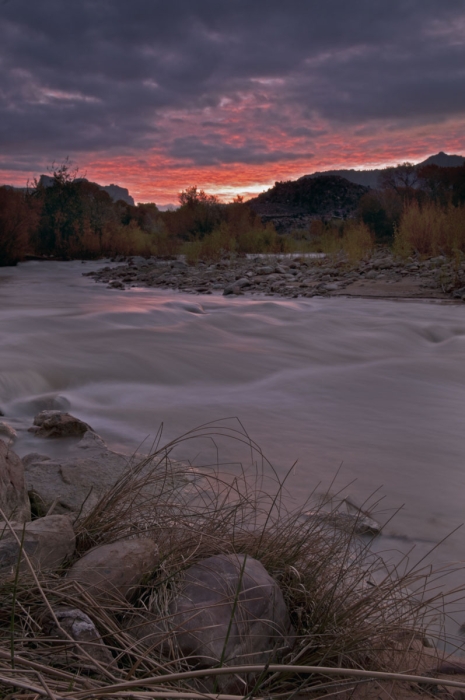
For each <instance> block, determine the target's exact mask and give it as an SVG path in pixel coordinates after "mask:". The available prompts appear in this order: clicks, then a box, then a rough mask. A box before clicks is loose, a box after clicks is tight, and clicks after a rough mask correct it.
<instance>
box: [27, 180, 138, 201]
mask: <svg viewBox="0 0 465 700" xmlns="http://www.w3.org/2000/svg"><path fill="white" fill-rule="evenodd" d="M76 181H77V182H89V180H88V179H87V178H85V177H78V178H76ZM39 184H41V185H42V186H43V187H52V186H53V177H52V176H51V175H41V176H40V178H39ZM92 184H93V185H97V187H99V188H100V189H101V190H103V191H104V192H107V194H109V195H110V197H111V198H112V200H113V201H114V202H118V201H119V200H120V199H122V200H123V202H126V204H130V205H131V206H135V203H134V199H133V198H132V197H131V195H130V194H129V190H128V189H127V188H126V187H120V186H119V185H99V184H98V182H93V183H92Z"/></svg>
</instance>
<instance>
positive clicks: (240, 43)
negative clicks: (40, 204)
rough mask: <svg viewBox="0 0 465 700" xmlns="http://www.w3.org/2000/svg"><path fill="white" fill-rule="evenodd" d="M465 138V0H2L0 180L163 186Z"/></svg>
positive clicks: (211, 182) (374, 160)
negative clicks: (73, 171)
mask: <svg viewBox="0 0 465 700" xmlns="http://www.w3.org/2000/svg"><path fill="white" fill-rule="evenodd" d="M440 150H443V151H445V152H447V153H456V154H464V153H465V2H464V0H447V1H446V2H445V1H444V0H389V2H388V1H386V0H324V1H323V0H169V1H168V0H79V2H69V1H68V2H63V0H40V1H39V2H38V1H37V0H0V183H8V184H14V185H18V186H24V185H25V184H26V182H27V181H28V180H29V181H30V180H31V179H32V178H33V177H34V176H38V175H40V174H41V173H46V172H47V171H48V170H50V169H51V168H53V165H54V164H55V165H59V164H61V163H62V162H64V160H65V159H66V158H69V161H70V162H71V163H72V164H73V167H75V168H78V169H79V175H81V176H86V177H87V178H88V179H90V180H94V181H97V182H99V183H100V184H103V185H107V184H111V183H114V184H118V185H121V186H123V187H127V188H128V189H129V191H130V193H131V194H132V195H133V196H134V198H135V200H136V201H139V202H147V201H151V202H156V203H157V204H166V203H168V202H177V197H178V193H179V192H180V191H181V190H183V189H185V188H186V187H189V186H192V185H197V186H198V187H200V188H202V189H204V190H206V191H207V192H210V193H214V194H217V195H218V196H219V197H221V198H222V199H223V200H224V201H229V200H230V199H232V198H233V197H234V196H236V195H237V194H241V195H243V196H245V197H246V198H247V197H250V196H253V195H254V194H256V193H257V192H261V191H263V190H265V189H267V188H268V187H270V186H271V185H272V184H273V183H274V182H275V181H279V180H289V179H296V178H297V177H300V176H301V175H304V174H308V173H311V172H315V171H317V170H327V169H331V168H341V167H344V168H346V167H349V168H369V167H377V166H384V165H386V164H395V163H398V162H402V161H405V160H409V161H413V162H415V161H417V162H418V161H420V160H423V159H424V158H426V157H427V156H429V155H432V154H433V153H437V152H438V151H440Z"/></svg>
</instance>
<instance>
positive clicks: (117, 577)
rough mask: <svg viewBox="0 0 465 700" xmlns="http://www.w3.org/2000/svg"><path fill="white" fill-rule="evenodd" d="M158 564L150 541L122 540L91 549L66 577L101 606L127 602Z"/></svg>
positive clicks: (155, 547) (154, 548)
mask: <svg viewBox="0 0 465 700" xmlns="http://www.w3.org/2000/svg"><path fill="white" fill-rule="evenodd" d="M157 563H158V547H157V545H156V544H155V542H154V541H153V540H151V539H149V538H140V539H125V540H119V541H118V542H113V543H111V544H104V545H101V546H99V547H94V548H93V549H91V550H90V551H89V552H86V554H84V556H83V557H81V559H79V560H78V561H77V562H75V563H74V564H73V566H72V567H71V568H70V569H69V571H68V573H67V577H68V578H69V579H72V580H73V581H77V582H78V583H79V584H80V585H81V586H82V587H83V588H85V589H86V590H87V591H88V592H89V593H90V594H91V595H92V596H93V597H94V598H96V599H97V600H100V601H101V602H102V603H105V602H106V603H108V602H111V600H112V599H115V598H116V599H117V598H121V597H125V598H129V597H130V596H131V592H132V591H133V590H134V588H135V587H137V585H138V584H139V583H140V582H141V580H142V578H143V577H144V576H145V575H146V574H148V573H149V572H150V571H152V570H153V569H154V568H155V566H156V565H157Z"/></svg>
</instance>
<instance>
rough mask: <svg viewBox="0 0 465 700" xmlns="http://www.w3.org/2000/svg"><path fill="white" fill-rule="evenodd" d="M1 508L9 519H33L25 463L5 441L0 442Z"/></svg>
mask: <svg viewBox="0 0 465 700" xmlns="http://www.w3.org/2000/svg"><path fill="white" fill-rule="evenodd" d="M0 508H1V509H2V511H3V512H4V514H5V516H6V517H7V518H10V519H14V520H17V521H19V522H23V521H25V520H30V519H31V506H30V503H29V498H28V495H27V488H26V484H25V480H24V467H23V463H22V462H21V460H20V458H19V457H18V455H17V454H16V452H13V450H12V449H11V448H10V447H9V446H8V445H7V444H6V443H5V442H3V440H0ZM0 519H1V516H0Z"/></svg>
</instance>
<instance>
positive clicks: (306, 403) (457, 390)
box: [0, 262, 465, 622]
mask: <svg viewBox="0 0 465 700" xmlns="http://www.w3.org/2000/svg"><path fill="white" fill-rule="evenodd" d="M100 266H101V263H88V264H86V265H83V264H81V263H79V262H71V263H52V262H50V263H48V262H47V263H46V262H28V263H26V264H23V265H19V266H18V267H17V268H3V269H0V408H1V410H2V411H3V412H4V414H5V418H4V419H3V420H6V421H8V422H9V423H10V424H12V425H13V426H14V427H15V428H16V429H17V430H18V431H19V439H18V442H17V443H16V448H15V449H17V451H18V452H19V453H20V454H21V455H23V454H25V453H27V452H30V451H41V452H44V451H46V450H48V451H51V450H53V449H57V447H56V443H54V444H52V443H50V442H48V443H46V441H41V443H40V450H39V449H38V444H37V440H38V438H34V437H33V436H32V435H31V434H30V433H27V428H28V427H29V426H30V425H31V424H32V420H33V417H34V415H35V414H36V413H37V412H38V411H39V410H40V409H41V408H44V407H56V408H66V409H67V410H69V411H70V412H72V413H73V414H75V415H77V416H78V417H80V418H82V419H83V420H85V421H87V422H88V423H89V424H90V425H91V426H92V427H93V428H94V429H95V430H96V431H97V432H98V433H100V434H101V435H102V436H103V437H104V438H105V439H106V441H107V442H108V443H109V445H110V446H111V447H113V448H116V449H122V450H125V451H131V450H134V449H136V448H137V447H138V446H139V445H140V444H141V443H143V444H145V445H150V444H151V441H152V440H153V439H154V437H155V435H156V432H157V430H158V428H159V426H160V424H162V423H163V426H164V428H163V430H164V432H163V440H169V439H173V438H175V437H177V436H178V435H180V434H182V433H184V432H186V431H187V430H189V429H191V428H194V427H196V426H198V425H200V424H202V423H207V422H209V421H213V420H217V419H223V418H228V417H231V419H232V417H237V418H238V419H240V421H241V423H242V424H243V425H244V427H245V429H246V430H247V431H248V433H249V434H250V436H251V437H252V438H253V439H254V440H255V441H256V442H257V443H258V444H259V445H260V446H261V447H262V449H263V451H264V452H265V454H266V455H267V456H268V457H269V459H270V460H271V461H272V463H273V465H274V466H275V468H276V469H277V471H278V473H279V474H280V475H281V476H283V475H284V474H285V473H286V472H287V471H288V469H289V468H290V467H291V466H292V464H293V463H294V462H297V464H296V465H295V467H294V468H293V470H292V474H291V476H290V478H289V480H288V490H289V498H290V499H291V500H292V499H295V501H296V502H299V501H300V502H301V501H302V500H304V499H305V498H306V497H307V496H308V494H309V493H310V492H311V491H313V490H314V489H315V488H317V491H323V490H324V489H325V488H328V487H329V486H330V484H331V481H332V479H333V478H334V477H335V475H336V474H337V478H336V483H335V484H334V485H333V486H331V488H332V489H333V490H334V491H337V490H338V488H342V486H343V485H344V484H348V483H350V486H349V487H348V490H347V493H349V494H350V496H351V498H352V499H353V500H355V501H357V502H358V503H362V502H363V501H364V499H365V498H366V497H367V496H369V495H370V493H372V492H374V491H375V490H376V489H378V488H379V487H381V489H380V492H379V493H380V494H381V495H383V496H384V500H383V501H382V508H383V510H385V511H386V512H387V513H389V512H390V511H391V510H392V509H396V508H399V507H401V506H403V508H402V509H401V511H400V512H399V513H398V514H397V515H396V517H395V518H393V520H392V521H391V522H389V523H388V525H387V527H386V530H385V534H384V536H383V537H381V538H379V540H378V541H377V544H376V546H377V547H378V549H384V550H388V549H389V550H392V551H393V550H399V551H403V552H405V551H408V550H409V549H411V547H413V546H415V550H414V552H413V554H412V558H413V559H415V558H416V559H418V558H421V557H422V556H424V555H425V554H426V553H427V552H428V550H429V549H431V547H433V546H434V544H435V543H437V542H438V541H439V540H441V539H442V538H443V537H445V536H446V535H447V534H448V533H450V532H451V531H452V530H453V529H454V528H456V527H457V526H459V525H460V524H461V523H462V522H464V520H465V509H464V501H465V430H464V427H465V426H464V420H465V410H464V409H465V306H462V305H454V304H449V305H448V304H443V303H433V302H428V303H421V302H405V301H399V302H394V301H385V300H379V299H365V300H363V299H344V298H333V299H318V298H313V299H308V300H298V299H292V300H281V299H277V298H272V297H246V296H241V297H238V298H233V299H231V298H225V297H222V296H220V295H218V296H215V295H211V296H192V295H187V294H181V293H177V292H171V291H160V290H153V289H133V290H130V291H115V290H110V289H107V288H106V287H104V286H103V285H99V284H95V282H94V281H93V280H92V279H90V278H88V277H83V276H82V274H81V273H82V272H83V271H89V270H91V269H96V268H98V267H100ZM234 425H236V424H234ZM237 425H238V424H237ZM144 441H145V442H144ZM52 442H53V441H52ZM224 449H225V455H224V458H225V459H231V460H232V459H235V458H236V457H237V455H235V453H234V451H235V447H234V445H231V444H228V445H226V446H225V448H224ZM193 450H194V447H193V446H190V447H189V446H187V445H186V446H185V447H184V448H182V450H180V452H179V454H178V456H179V457H181V458H189V459H191V460H193V462H194V464H202V463H204V462H205V460H206V461H208V460H210V459H211V454H210V453H211V444H210V443H209V442H208V443H207V441H205V442H204V443H200V444H199V445H196V446H195V450H194V452H195V453H194V452H193ZM341 465H342V466H341ZM226 468H227V467H226ZM354 480H355V481H354ZM318 484H320V485H319V486H318ZM452 560H453V561H461V560H465V531H464V530H462V531H458V532H456V533H455V534H452V535H451V536H450V537H449V539H448V540H447V541H446V543H445V544H443V545H442V546H441V547H440V548H439V549H438V550H437V551H436V552H433V554H432V555H429V556H428V558H427V559H426V560H425V561H433V562H434V563H435V564H436V565H443V564H444V563H445V562H447V561H452ZM451 583H453V584H461V583H463V584H465V572H459V573H455V574H454V575H453V576H452V579H451ZM459 618H460V615H459V617H458V618H457V619H458V620H459V622H463V621H464V620H465V614H464V615H463V619H459Z"/></svg>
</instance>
